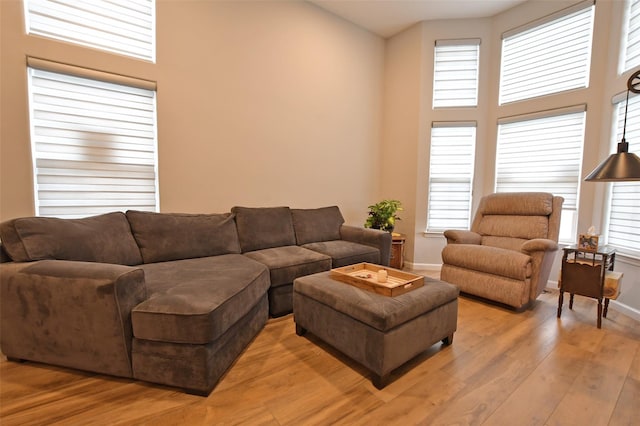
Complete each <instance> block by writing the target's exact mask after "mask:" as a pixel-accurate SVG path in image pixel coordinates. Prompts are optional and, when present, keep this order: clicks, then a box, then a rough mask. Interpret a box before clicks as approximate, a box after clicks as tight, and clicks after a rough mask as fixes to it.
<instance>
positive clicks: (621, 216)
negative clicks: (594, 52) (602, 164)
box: [607, 96, 640, 257]
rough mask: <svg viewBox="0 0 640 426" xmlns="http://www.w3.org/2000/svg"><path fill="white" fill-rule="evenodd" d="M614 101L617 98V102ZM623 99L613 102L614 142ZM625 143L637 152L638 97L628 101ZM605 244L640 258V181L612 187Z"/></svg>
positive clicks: (621, 118) (639, 139) (619, 136)
mask: <svg viewBox="0 0 640 426" xmlns="http://www.w3.org/2000/svg"><path fill="white" fill-rule="evenodd" d="M616 101H617V99H616ZM624 105H625V102H624V98H623V99H622V100H621V101H619V102H617V103H616V122H617V126H616V127H617V129H616V143H617V142H618V141H620V140H621V139H622V129H623V121H624ZM627 114H628V116H627V131H626V135H625V140H626V141H627V142H628V143H629V152H638V151H640V96H634V97H630V98H629V107H628V112H627ZM611 185H612V186H611V204H610V210H609V221H608V222H609V223H608V226H607V230H608V232H607V235H608V244H611V245H613V246H615V247H617V248H618V249H619V250H620V251H622V252H626V253H628V254H632V255H635V256H638V257H640V219H639V218H640V182H614V183H612V184H611Z"/></svg>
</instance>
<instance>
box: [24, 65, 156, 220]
mask: <svg viewBox="0 0 640 426" xmlns="http://www.w3.org/2000/svg"><path fill="white" fill-rule="evenodd" d="M28 75H29V97H30V99H29V107H30V114H31V143H32V154H33V163H34V174H35V178H34V182H35V197H36V214H37V215H40V216H55V217H66V218H73V217H83V216H89V215H94V214H101V213H106V212H110V211H114V210H122V211H124V210H127V209H137V210H150V211H157V209H158V208H157V206H158V201H157V167H156V164H157V156H156V149H157V148H156V147H157V144H156V102H155V91H153V90H148V89H142V88H137V87H131V86H127V85H122V84H114V83H110V82H105V81H100V80H94V79H88V78H82V77H77V76H73V75H67V74H60V73H55V72H51V71H46V70H42V69H36V68H31V67H29V68H28Z"/></svg>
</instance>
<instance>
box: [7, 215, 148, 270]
mask: <svg viewBox="0 0 640 426" xmlns="http://www.w3.org/2000/svg"><path fill="white" fill-rule="evenodd" d="M11 225H12V226H11ZM12 227H13V229H11V228H12ZM2 230H3V232H2V234H1V235H0V237H1V238H2V241H3V244H6V250H7V253H8V254H9V256H11V258H12V259H13V260H15V261H33V260H43V259H57V260H75V261H84V262H102V263H115V264H120V265H138V264H140V263H142V257H141V256H140V250H139V249H138V246H137V245H136V241H135V240H134V238H133V235H132V234H131V228H130V227H129V222H128V221H127V218H126V216H125V215H124V213H122V212H113V213H107V214H103V215H99V216H91V217H85V218H82V219H59V218H53V217H26V218H19V219H14V220H13V221H11V224H7V225H5V226H2ZM13 231H15V233H13ZM5 238H6V241H5Z"/></svg>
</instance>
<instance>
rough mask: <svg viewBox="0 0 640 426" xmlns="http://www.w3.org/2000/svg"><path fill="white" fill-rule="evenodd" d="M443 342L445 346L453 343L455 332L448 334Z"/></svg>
mask: <svg viewBox="0 0 640 426" xmlns="http://www.w3.org/2000/svg"><path fill="white" fill-rule="evenodd" d="M442 343H443V344H444V345H445V346H449V345H450V344H452V343H453V333H451V334H450V335H448V336H447V337H445V338H444V339H442Z"/></svg>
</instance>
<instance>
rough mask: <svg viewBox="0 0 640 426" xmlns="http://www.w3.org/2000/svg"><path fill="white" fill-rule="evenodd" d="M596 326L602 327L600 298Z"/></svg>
mask: <svg viewBox="0 0 640 426" xmlns="http://www.w3.org/2000/svg"><path fill="white" fill-rule="evenodd" d="M598 328H602V299H598Z"/></svg>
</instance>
